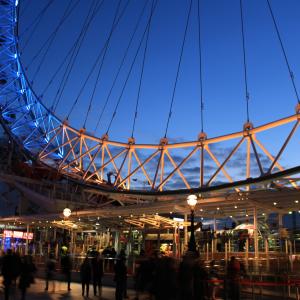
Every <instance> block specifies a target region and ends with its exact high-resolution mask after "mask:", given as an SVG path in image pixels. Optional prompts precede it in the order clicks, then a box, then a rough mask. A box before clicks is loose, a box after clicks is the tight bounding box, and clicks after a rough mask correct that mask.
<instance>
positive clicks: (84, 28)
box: [51, 1, 103, 111]
mask: <svg viewBox="0 0 300 300" xmlns="http://www.w3.org/2000/svg"><path fill="white" fill-rule="evenodd" d="M102 4H103V1H101V2H97V1H93V2H92V3H91V6H90V9H89V11H88V14H87V16H86V18H85V21H84V24H83V26H82V29H81V32H80V34H79V36H78V38H77V41H76V45H75V47H74V50H73V52H72V55H71V57H70V59H69V62H68V65H67V67H66V70H65V72H64V75H63V78H62V80H61V82H60V85H59V87H58V90H57V92H56V95H55V97H54V100H53V103H52V106H51V109H52V110H53V111H56V109H57V106H58V105H59V102H60V100H61V98H62V95H63V92H64V90H65V87H66V85H67V82H68V80H69V77H70V75H71V72H72V69H73V67H74V65H75V62H76V59H77V57H78V54H79V52H80V50H81V47H82V45H83V42H84V39H85V37H86V34H87V32H88V29H89V25H90V24H91V21H92V20H93V17H94V16H95V15H96V13H97V12H98V10H99V8H100V7H101V6H102Z"/></svg>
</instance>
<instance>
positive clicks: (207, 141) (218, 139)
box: [2, 2, 300, 195]
mask: <svg viewBox="0 0 300 300" xmlns="http://www.w3.org/2000/svg"><path fill="white" fill-rule="evenodd" d="M16 3H17V2H16ZM18 25H19V19H18V18H17V26H18ZM14 43H15V47H16V53H17V57H16V60H17V63H18V64H19V65H20V68H21V70H22V76H24V78H25V80H26V84H27V86H28V89H30V92H31V93H32V94H33V95H34V97H35V100H37V101H38V102H39V105H41V106H42V107H43V108H44V109H45V110H46V111H47V113H48V114H49V116H50V115H51V118H53V119H55V120H56V121H57V123H58V124H59V126H60V127H61V128H65V129H66V130H68V131H70V132H72V133H73V134H74V135H75V136H78V137H82V138H84V139H87V140H92V141H94V142H95V143H99V144H101V143H106V144H108V145H112V146H116V147H121V148H124V149H128V148H133V149H162V148H164V149H175V148H188V147H196V146H198V145H209V144H215V143H218V142H222V141H225V140H232V139H236V138H242V137H244V136H247V135H253V134H256V133H258V132H262V131H266V130H268V129H270V128H274V127H278V126H280V125H283V124H287V123H291V122H293V121H296V122H297V123H298V122H299V119H300V110H299V106H297V109H296V114H294V115H291V116H288V117H285V118H281V119H278V120H275V121H271V122H268V123H265V124H263V125H260V126H257V127H253V125H252V124H248V125H249V126H246V127H245V126H244V130H242V131H237V132H234V133H230V134H225V135H220V136H215V137H212V138H207V137H206V135H202V137H204V138H202V139H200V138H199V139H198V140H194V141H186V142H180V143H176V142H173V143H169V141H168V140H167V139H165V140H164V141H163V142H160V143H152V144H150V143H149V144H147V143H144V144H138V143H135V141H134V140H129V142H128V143H125V142H120V141H113V140H109V138H108V137H103V138H100V137H97V136H94V135H91V134H88V133H87V132H86V131H85V129H80V130H78V129H76V128H74V127H72V126H70V125H69V124H68V122H67V121H63V120H61V119H60V118H58V117H57V116H56V115H55V114H54V113H53V112H52V111H51V110H50V109H49V108H48V107H47V106H46V105H44V104H43V102H42V101H41V99H40V97H38V96H37V94H36V92H35V90H34V89H33V87H32V85H31V83H30V81H29V79H28V78H27V74H26V71H25V69H24V67H23V65H22V62H21V59H20V53H19V49H18V46H19V44H18V37H17V36H16V35H14ZM2 124H3V122H2ZM39 125H40V124H39ZM246 125H247V124H246ZM3 126H4V127H5V124H3ZM7 131H8V132H9V133H10V135H11V136H12V137H14V135H13V133H12V132H11V130H10V128H7ZM31 155H32V157H33V158H35V156H34V155H33V154H32V153H31ZM40 162H41V163H42V164H45V163H44V162H43V161H40ZM45 165H47V164H45ZM47 166H48V167H50V168H52V169H55V168H53V167H52V166H51V165H50V166H49V165H47ZM295 168H296V169H295ZM295 168H290V169H287V170H285V171H280V172H276V173H274V174H264V175H263V176H259V177H256V178H250V179H249V178H248V179H246V180H242V181H234V182H231V183H226V184H221V185H217V186H209V187H205V186H204V187H201V188H191V189H174V190H165V191H159V190H158V191H151V190H147V191H143V190H134V189H131V190H117V189H115V188H114V187H110V186H109V185H106V187H107V192H108V193H125V194H134V193H137V192H138V193H139V194H145V195H158V194H160V195H168V194H186V193H188V192H201V191H202V192H205V191H210V190H217V189H223V188H232V187H236V186H240V185H244V184H247V183H249V184H251V183H256V182H261V181H264V180H267V179H268V178H269V176H271V177H270V178H278V177H281V176H284V174H292V173H294V172H296V170H298V168H299V167H295ZM276 174H277V175H276ZM62 175H63V176H68V177H69V178H72V177H71V176H70V175H68V174H64V173H62ZM74 180H77V178H75V179H74ZM84 184H85V185H87V186H92V187H94V188H95V187H97V188H99V189H101V188H102V187H101V186H100V185H98V186H95V185H91V184H90V183H89V182H85V183H84ZM103 190H104V188H103ZM105 191H106V190H105Z"/></svg>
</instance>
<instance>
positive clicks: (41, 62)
mask: <svg viewBox="0 0 300 300" xmlns="http://www.w3.org/2000/svg"><path fill="white" fill-rule="evenodd" d="M70 4H71V2H70V3H69V6H70ZM68 8H69V7H67V8H66V10H65V13H64V15H63V19H64V18H65V17H66V15H67V13H68ZM60 28H61V27H60V26H58V27H57V29H56V31H55V32H54V34H53V36H52V38H51V39H50V41H49V43H48V46H47V48H46V50H45V52H44V54H43V56H42V58H41V59H40V62H39V64H38V65H37V68H36V70H35V72H34V73H33V76H32V81H34V80H35V78H36V76H37V74H38V73H39V72H40V70H41V67H42V65H43V63H44V62H45V60H46V57H47V54H48V52H49V51H50V48H51V46H52V44H53V42H54V41H55V38H56V36H57V33H58V32H59V29H60Z"/></svg>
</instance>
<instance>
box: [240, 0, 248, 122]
mask: <svg viewBox="0 0 300 300" xmlns="http://www.w3.org/2000/svg"><path fill="white" fill-rule="evenodd" d="M242 1H243V0H240V14H241V32H242V44H243V63H244V64H243V66H244V83H245V99H246V114H247V122H249V119H250V118H249V99H250V96H249V91H248V78H247V61H246V47H245V32H244V16H243V3H242Z"/></svg>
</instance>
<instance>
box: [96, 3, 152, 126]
mask: <svg viewBox="0 0 300 300" xmlns="http://www.w3.org/2000/svg"><path fill="white" fill-rule="evenodd" d="M147 1H148V0H147ZM147 1H146V2H145V4H144V6H143V8H142V11H141V13H140V15H139V18H138V21H137V23H136V25H135V27H134V30H133V33H132V34H131V37H130V40H129V43H128V45H127V48H126V50H125V53H124V55H123V58H122V61H121V63H120V65H119V68H118V71H117V73H116V75H115V77H114V80H113V83H112V85H111V88H110V90H109V92H108V95H107V97H106V100H105V103H104V106H103V108H102V110H101V113H100V115H99V117H98V120H97V124H96V126H95V129H94V132H96V131H97V129H98V126H99V124H100V121H101V119H102V116H103V113H104V111H105V109H106V106H107V104H108V101H109V99H110V96H111V94H112V91H113V89H114V87H115V84H116V82H117V79H118V77H119V75H120V72H121V69H122V67H123V66H124V63H125V60H126V57H127V54H128V51H129V49H130V47H131V44H132V42H133V39H134V36H135V34H136V32H137V29H138V28H139V25H140V23H141V20H142V17H143V15H144V12H145V9H146V6H147V4H148V2H147Z"/></svg>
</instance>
